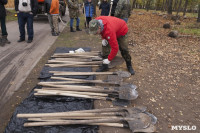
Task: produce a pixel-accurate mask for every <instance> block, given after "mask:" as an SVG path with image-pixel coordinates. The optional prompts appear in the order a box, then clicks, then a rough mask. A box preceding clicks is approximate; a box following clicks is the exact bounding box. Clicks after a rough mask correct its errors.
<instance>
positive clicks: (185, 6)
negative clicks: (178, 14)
mask: <svg viewBox="0 0 200 133" xmlns="http://www.w3.org/2000/svg"><path fill="white" fill-rule="evenodd" d="M187 5H188V0H185V5H184V10H183V16H185V13H186V10H187Z"/></svg>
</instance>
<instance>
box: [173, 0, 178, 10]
mask: <svg viewBox="0 0 200 133" xmlns="http://www.w3.org/2000/svg"><path fill="white" fill-rule="evenodd" d="M177 4H178V0H175V2H174V6H173V9H174V10H176V11H177V7H178V5H177Z"/></svg>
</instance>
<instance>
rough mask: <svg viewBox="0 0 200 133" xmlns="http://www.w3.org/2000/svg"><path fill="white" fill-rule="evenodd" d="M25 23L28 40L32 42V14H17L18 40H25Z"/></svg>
mask: <svg viewBox="0 0 200 133" xmlns="http://www.w3.org/2000/svg"><path fill="white" fill-rule="evenodd" d="M26 23H27V32H28V40H33V34H34V32H33V14H30V13H24V12H20V13H18V24H19V31H20V39H22V40H24V39H25V34H26V32H25V24H26Z"/></svg>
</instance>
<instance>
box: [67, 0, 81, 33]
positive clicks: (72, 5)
mask: <svg viewBox="0 0 200 133" xmlns="http://www.w3.org/2000/svg"><path fill="white" fill-rule="evenodd" d="M67 4H68V8H69V17H70V31H71V32H75V31H74V30H73V22H74V18H75V19H76V30H77V31H81V29H80V28H79V23H80V19H79V3H78V0H67Z"/></svg>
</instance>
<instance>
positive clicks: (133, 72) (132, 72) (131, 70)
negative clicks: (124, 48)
mask: <svg viewBox="0 0 200 133" xmlns="http://www.w3.org/2000/svg"><path fill="white" fill-rule="evenodd" d="M127 69H128V71H129V72H130V73H131V75H134V74H135V71H134V70H133V68H132V66H127Z"/></svg>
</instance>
